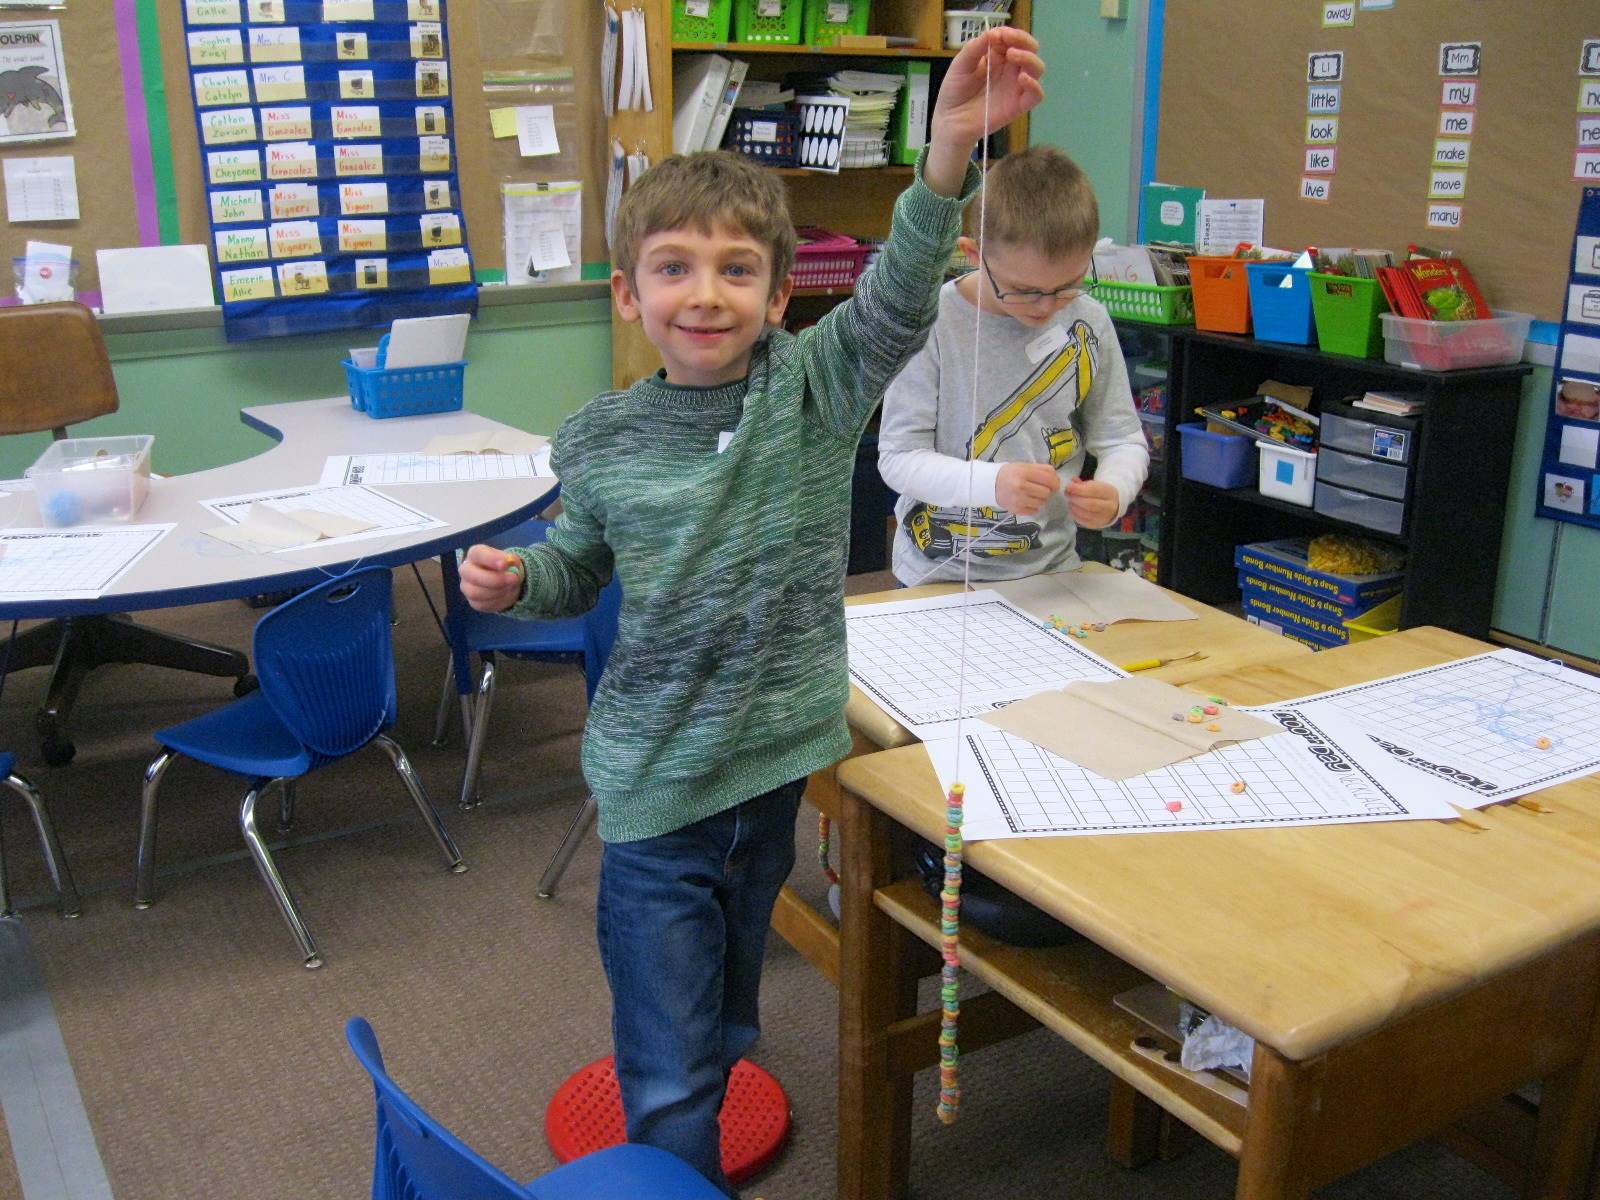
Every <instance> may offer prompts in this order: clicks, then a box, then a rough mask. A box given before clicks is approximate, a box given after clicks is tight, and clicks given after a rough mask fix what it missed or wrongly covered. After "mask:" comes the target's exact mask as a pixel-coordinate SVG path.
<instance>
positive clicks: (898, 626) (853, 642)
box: [845, 591, 1126, 741]
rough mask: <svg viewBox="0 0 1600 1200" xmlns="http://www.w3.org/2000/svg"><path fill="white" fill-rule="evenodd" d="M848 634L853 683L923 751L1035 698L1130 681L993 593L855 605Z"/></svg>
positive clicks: (849, 616)
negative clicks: (969, 721)
mask: <svg viewBox="0 0 1600 1200" xmlns="http://www.w3.org/2000/svg"><path fill="white" fill-rule="evenodd" d="M845 630H846V634H847V637H848V641H849V654H850V678H851V679H852V680H853V681H854V682H855V684H856V686H857V687H859V688H861V690H862V691H864V692H865V693H866V694H867V695H868V696H870V697H871V698H872V700H873V701H874V702H875V703H877V704H878V705H879V706H880V707H881V708H883V709H884V711H885V712H887V713H888V714H889V715H890V716H892V717H894V719H895V720H897V721H899V722H900V724H902V725H904V726H905V727H906V728H907V729H909V730H911V732H912V733H914V734H916V735H917V736H918V737H919V738H922V739H923V740H924V741H926V740H927V739H929V738H935V737H950V736H953V735H954V733H955V730H956V723H957V721H958V720H959V719H962V718H972V717H976V716H979V715H981V714H983V713H986V712H993V711H994V710H995V709H997V708H999V707H1001V706H1002V705H1005V704H1008V703H1010V702H1011V701H1013V700H1020V699H1022V698H1023V697H1024V696H1031V695H1033V694H1034V693H1036V692H1043V691H1047V690H1050V689H1053V688H1059V687H1063V686H1065V685H1066V684H1069V683H1072V682H1073V681H1075V680H1080V679H1082V680H1108V679H1121V678H1124V677H1125V674H1126V672H1124V671H1122V670H1121V669H1120V668H1118V667H1116V666H1114V665H1113V664H1111V663H1109V662H1107V661H1106V660H1105V659H1103V658H1101V657H1100V656H1099V655H1097V654H1093V653H1091V652H1090V651H1088V650H1085V649H1083V648H1082V647H1081V646H1079V645H1077V644H1076V643H1074V642H1073V641H1072V640H1071V639H1069V638H1067V637H1064V636H1063V635H1061V634H1059V633H1057V632H1055V631H1054V630H1051V629H1047V628H1045V627H1044V626H1042V625H1041V624H1040V623H1039V622H1038V621H1037V620H1035V619H1034V618H1033V617H1031V616H1029V615H1028V614H1027V613H1025V612H1023V611H1022V610H1021V609H1019V608H1017V607H1016V606H1015V605H1013V604H1011V603H1010V602H1009V601H1007V600H1006V599H1004V598H1003V597H1002V596H1000V595H999V593H997V592H992V591H976V592H969V593H967V594H966V595H965V596H962V595H960V594H957V595H953V596H936V597H933V598H931V599H925V600H890V601H887V602H885V603H883V604H860V605H851V606H850V607H848V608H846V609H845ZM963 643H964V644H965V648H966V653H965V665H964V667H963V662H962V659H963V654H962V647H963Z"/></svg>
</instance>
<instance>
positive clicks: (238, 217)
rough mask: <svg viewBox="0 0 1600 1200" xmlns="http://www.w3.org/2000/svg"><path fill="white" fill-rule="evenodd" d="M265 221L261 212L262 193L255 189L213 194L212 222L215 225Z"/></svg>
mask: <svg viewBox="0 0 1600 1200" xmlns="http://www.w3.org/2000/svg"><path fill="white" fill-rule="evenodd" d="M265 219H266V218H265V216H264V215H263V213H262V211H261V193H260V192H259V191H258V190H257V189H255V188H248V189H245V190H243V191H229V192H212V193H211V222H212V224H214V225H227V224H230V223H232V222H236V221H262V220H265Z"/></svg>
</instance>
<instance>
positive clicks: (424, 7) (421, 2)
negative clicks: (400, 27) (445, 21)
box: [406, 0, 439, 21]
mask: <svg viewBox="0 0 1600 1200" xmlns="http://www.w3.org/2000/svg"><path fill="white" fill-rule="evenodd" d="M406 19H407V20H409V21H437V20H438V19H439V0H406Z"/></svg>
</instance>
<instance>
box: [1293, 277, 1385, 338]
mask: <svg viewBox="0 0 1600 1200" xmlns="http://www.w3.org/2000/svg"><path fill="white" fill-rule="evenodd" d="M1388 311H1389V302H1388V301H1387V300H1386V299H1384V295H1383V288H1382V287H1380V286H1379V285H1378V281H1377V280H1376V279H1357V278H1355V277H1354V276H1351V275H1327V274H1324V273H1323V272H1321V271H1313V272H1311V312H1312V315H1313V317H1314V318H1315V320H1316V323H1317V345H1318V346H1319V347H1320V348H1321V349H1322V350H1323V351H1324V352H1325V353H1327V354H1348V355H1350V356H1351V357H1352V358H1382V357H1383V326H1382V323H1381V321H1380V320H1379V318H1380V317H1382V315H1383V314H1384V313H1386V312H1388Z"/></svg>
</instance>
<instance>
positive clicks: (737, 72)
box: [700, 58, 750, 150]
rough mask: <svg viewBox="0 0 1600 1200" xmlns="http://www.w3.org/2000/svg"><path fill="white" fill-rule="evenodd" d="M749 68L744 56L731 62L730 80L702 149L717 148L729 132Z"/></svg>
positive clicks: (725, 87) (712, 119)
mask: <svg viewBox="0 0 1600 1200" xmlns="http://www.w3.org/2000/svg"><path fill="white" fill-rule="evenodd" d="M749 70H750V64H749V63H748V62H746V61H745V60H744V59H742V58H736V59H734V60H733V62H732V63H730V64H729V70H728V82H727V84H726V85H724V87H723V89H722V99H721V101H719V102H718V104H717V111H716V113H715V114H714V115H713V116H712V118H711V128H710V129H708V130H707V131H706V140H705V141H704V142H703V143H702V144H701V146H700V149H702V150H715V149H716V148H717V147H719V146H721V145H722V135H723V134H724V133H726V132H727V129H728V119H729V118H730V117H732V116H733V109H734V104H735V102H736V101H737V100H738V98H739V89H740V87H742V86H743V85H744V77H745V74H746V73H747V72H748V71H749Z"/></svg>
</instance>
